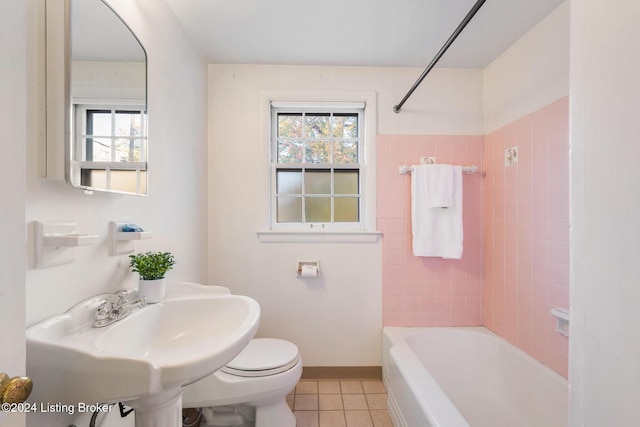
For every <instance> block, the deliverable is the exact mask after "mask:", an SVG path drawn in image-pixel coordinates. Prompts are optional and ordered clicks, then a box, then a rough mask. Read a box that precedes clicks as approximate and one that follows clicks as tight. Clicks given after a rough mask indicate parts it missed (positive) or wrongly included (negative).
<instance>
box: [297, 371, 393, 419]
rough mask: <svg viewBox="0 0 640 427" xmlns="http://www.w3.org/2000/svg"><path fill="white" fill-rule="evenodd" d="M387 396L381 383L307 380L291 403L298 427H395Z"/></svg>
mask: <svg viewBox="0 0 640 427" xmlns="http://www.w3.org/2000/svg"><path fill="white" fill-rule="evenodd" d="M337 396H339V399H338V397H337ZM345 397H346V398H345ZM386 397H387V396H386V390H385V388H384V385H383V383H382V381H381V380H371V379H363V380H344V379H342V380H338V379H336V380H331V379H318V380H314V379H304V380H301V381H300V382H299V383H298V385H297V386H296V388H295V389H294V390H293V391H292V392H291V393H290V394H289V396H287V402H288V403H289V406H290V407H291V408H292V410H293V411H294V414H295V416H296V420H297V427H393V424H392V423H391V419H390V417H389V413H388V412H387V406H386ZM321 405H322V406H323V407H324V408H323V409H321V408H320V406H321Z"/></svg>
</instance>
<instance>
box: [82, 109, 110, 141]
mask: <svg viewBox="0 0 640 427" xmlns="http://www.w3.org/2000/svg"><path fill="white" fill-rule="evenodd" d="M87 134H89V135H100V136H109V135H111V112H110V111H96V110H88V111H87Z"/></svg>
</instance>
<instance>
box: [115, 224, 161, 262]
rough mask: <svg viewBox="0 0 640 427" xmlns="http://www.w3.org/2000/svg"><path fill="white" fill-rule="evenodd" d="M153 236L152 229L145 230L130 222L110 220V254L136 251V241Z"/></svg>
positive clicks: (124, 253)
mask: <svg viewBox="0 0 640 427" xmlns="http://www.w3.org/2000/svg"><path fill="white" fill-rule="evenodd" d="M124 230H132V231H124ZM135 230H137V231H135ZM151 237H152V233H151V232H150V231H143V230H141V229H140V228H138V227H137V226H134V225H133V224H131V223H130V222H115V221H111V222H109V255H110V256H116V255H126V254H130V253H132V252H133V251H134V245H133V242H134V241H136V240H145V239H150V238H151Z"/></svg>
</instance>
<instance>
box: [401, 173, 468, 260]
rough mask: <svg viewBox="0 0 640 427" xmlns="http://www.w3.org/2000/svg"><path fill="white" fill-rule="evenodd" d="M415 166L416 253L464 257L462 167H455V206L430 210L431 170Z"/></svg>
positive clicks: (414, 252)
mask: <svg viewBox="0 0 640 427" xmlns="http://www.w3.org/2000/svg"><path fill="white" fill-rule="evenodd" d="M425 166H429V165H419V166H414V167H413V171H412V172H411V225H412V231H413V254H414V255H415V256H431V257H442V258H453V259H460V258H462V241H463V229H462V167H461V166H453V183H452V186H453V205H452V206H450V207H448V208H429V207H428V206H427V201H426V194H427V191H426V187H427V182H426V179H427V168H426V167H425Z"/></svg>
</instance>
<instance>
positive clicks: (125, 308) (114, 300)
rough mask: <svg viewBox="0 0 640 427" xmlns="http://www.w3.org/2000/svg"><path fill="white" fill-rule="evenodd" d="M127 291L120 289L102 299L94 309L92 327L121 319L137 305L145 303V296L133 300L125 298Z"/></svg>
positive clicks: (109, 323)
mask: <svg viewBox="0 0 640 427" xmlns="http://www.w3.org/2000/svg"><path fill="white" fill-rule="evenodd" d="M127 294H128V291H126V290H121V291H118V292H116V293H114V294H110V295H107V296H106V297H105V298H104V301H103V302H102V304H100V306H99V307H98V310H96V313H95V315H94V321H93V325H92V326H93V327H94V328H102V327H104V326H107V325H111V324H112V323H115V322H117V321H118V320H122V319H124V318H125V317H127V316H128V315H130V314H131V313H132V312H133V309H135V308H137V307H140V308H142V307H144V306H145V305H147V299H146V298H138V299H136V300H134V301H129V300H128V299H127Z"/></svg>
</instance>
